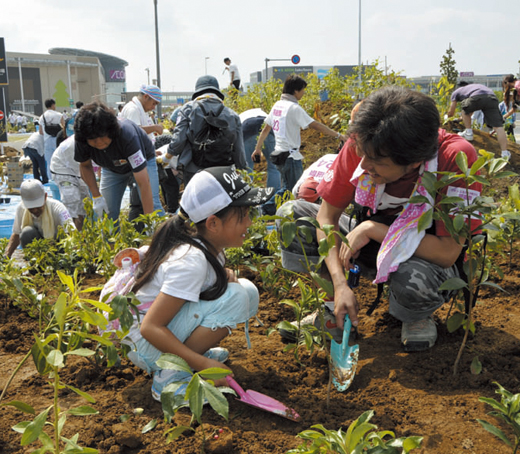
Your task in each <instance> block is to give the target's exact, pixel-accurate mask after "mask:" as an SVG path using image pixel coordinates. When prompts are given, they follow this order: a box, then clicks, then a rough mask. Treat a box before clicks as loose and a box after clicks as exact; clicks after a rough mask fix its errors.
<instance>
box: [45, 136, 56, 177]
mask: <svg viewBox="0 0 520 454" xmlns="http://www.w3.org/2000/svg"><path fill="white" fill-rule="evenodd" d="M43 147H44V148H43V149H44V155H45V163H46V164H47V179H48V180H52V175H51V159H52V155H53V153H54V150H56V137H49V138H47V139H44V142H43Z"/></svg>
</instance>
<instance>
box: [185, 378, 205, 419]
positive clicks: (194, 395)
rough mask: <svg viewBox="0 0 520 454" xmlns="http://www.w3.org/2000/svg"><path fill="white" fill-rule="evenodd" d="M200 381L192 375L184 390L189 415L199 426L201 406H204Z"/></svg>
mask: <svg viewBox="0 0 520 454" xmlns="http://www.w3.org/2000/svg"><path fill="white" fill-rule="evenodd" d="M201 382H202V379H201V378H200V376H199V375H198V374H194V375H193V377H192V378H191V381H190V382H189V383H188V387H187V388H186V395H185V396H184V397H185V399H186V400H187V401H188V402H189V406H190V411H191V414H192V415H193V416H194V417H195V419H196V420H197V422H198V423H199V424H201V419H200V418H201V416H202V406H203V405H204V393H203V391H202V386H201Z"/></svg>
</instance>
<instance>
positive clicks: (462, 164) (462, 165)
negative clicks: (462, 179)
mask: <svg viewBox="0 0 520 454" xmlns="http://www.w3.org/2000/svg"><path fill="white" fill-rule="evenodd" d="M455 162H456V163H457V166H458V167H459V169H460V171H461V172H462V173H463V174H464V175H467V173H468V157H467V156H466V153H464V152H462V151H459V152H458V153H457V156H456V157H455Z"/></svg>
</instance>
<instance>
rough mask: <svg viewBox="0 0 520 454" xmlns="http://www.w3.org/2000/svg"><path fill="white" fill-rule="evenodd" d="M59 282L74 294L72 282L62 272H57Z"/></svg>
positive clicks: (69, 277) (70, 278)
mask: <svg viewBox="0 0 520 454" xmlns="http://www.w3.org/2000/svg"><path fill="white" fill-rule="evenodd" d="M57 274H58V277H59V278H60V281H61V282H62V283H63V284H64V285H66V286H67V287H68V289H69V290H70V292H71V293H74V281H73V279H72V277H71V276H68V275H67V274H65V273H64V272H63V271H59V270H58V271H57Z"/></svg>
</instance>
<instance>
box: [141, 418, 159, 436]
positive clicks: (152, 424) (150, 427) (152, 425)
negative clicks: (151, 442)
mask: <svg viewBox="0 0 520 454" xmlns="http://www.w3.org/2000/svg"><path fill="white" fill-rule="evenodd" d="M155 426H157V419H152V420H151V421H150V422H149V423H148V424H146V426H144V427H143V430H141V433H143V434H145V433H146V432H150V431H151V430H153V429H155Z"/></svg>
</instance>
